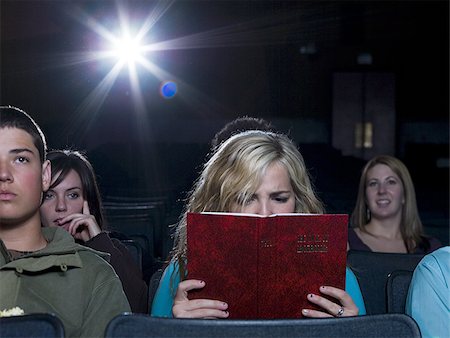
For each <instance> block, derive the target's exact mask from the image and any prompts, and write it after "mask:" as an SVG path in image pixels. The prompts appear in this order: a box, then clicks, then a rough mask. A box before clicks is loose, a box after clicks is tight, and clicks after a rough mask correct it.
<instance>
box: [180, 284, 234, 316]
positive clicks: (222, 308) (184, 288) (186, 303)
mask: <svg viewBox="0 0 450 338" xmlns="http://www.w3.org/2000/svg"><path fill="white" fill-rule="evenodd" d="M204 286H205V282H204V281H201V280H197V279H187V280H184V281H182V282H181V283H180V284H179V285H178V289H177V294H176V296H175V299H174V301H173V307H172V313H173V316H174V317H175V318H215V319H217V318H227V317H228V315H229V313H228V311H227V309H228V304H227V303H224V302H221V301H218V300H212V299H192V300H189V299H188V291H190V290H194V289H201V288H203V287H204Z"/></svg>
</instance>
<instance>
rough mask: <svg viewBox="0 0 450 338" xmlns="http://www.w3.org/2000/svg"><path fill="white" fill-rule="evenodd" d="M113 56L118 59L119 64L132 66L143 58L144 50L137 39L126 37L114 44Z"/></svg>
mask: <svg viewBox="0 0 450 338" xmlns="http://www.w3.org/2000/svg"><path fill="white" fill-rule="evenodd" d="M112 55H113V56H115V57H117V58H118V60H119V62H123V63H128V65H132V64H134V63H135V62H137V61H138V60H141V59H142V58H143V48H142V46H141V44H140V41H139V40H138V39H137V38H134V39H132V38H129V37H125V38H122V39H117V40H116V41H115V42H114V45H113V50H112Z"/></svg>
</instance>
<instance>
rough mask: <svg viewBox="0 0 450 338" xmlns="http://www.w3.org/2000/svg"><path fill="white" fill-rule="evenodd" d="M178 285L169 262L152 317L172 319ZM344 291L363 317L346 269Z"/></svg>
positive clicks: (358, 293)
mask: <svg viewBox="0 0 450 338" xmlns="http://www.w3.org/2000/svg"><path fill="white" fill-rule="evenodd" d="M174 272H175V273H174ZM179 283H180V274H179V271H178V264H176V263H173V262H171V263H170V264H169V265H168V266H167V268H166V269H165V270H164V273H163V275H162V277H161V281H160V282H159V287H158V290H157V291H156V294H155V298H154V299H153V304H152V312H151V315H152V316H154V317H172V306H173V299H174V298H175V294H176V292H177V287H178V284H179ZM345 291H347V293H348V294H349V295H350V296H351V297H352V299H353V301H354V302H355V304H356V306H357V307H358V308H359V314H360V315H365V314H366V307H365V306H364V300H363V297H362V294H361V290H360V288H359V284H358V281H357V280H356V277H355V275H354V274H353V272H352V271H351V270H350V269H349V268H347V269H346V275H345Z"/></svg>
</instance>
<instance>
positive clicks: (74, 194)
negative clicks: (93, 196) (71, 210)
mask: <svg viewBox="0 0 450 338" xmlns="http://www.w3.org/2000/svg"><path fill="white" fill-rule="evenodd" d="M67 197H68V198H69V199H71V200H76V199H77V198H79V197H80V194H79V193H78V192H70V193H68V194H67Z"/></svg>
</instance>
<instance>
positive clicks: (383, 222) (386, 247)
mask: <svg viewBox="0 0 450 338" xmlns="http://www.w3.org/2000/svg"><path fill="white" fill-rule="evenodd" d="M351 226H352V228H350V229H349V234H348V249H349V250H350V249H353V250H363V251H376V252H391V253H429V252H432V251H434V250H436V249H437V248H439V247H441V246H442V245H441V243H440V242H439V240H437V239H436V238H433V237H427V236H425V235H424V232H423V226H422V222H421V221H420V217H419V212H418V210H417V202H416V194H415V191H414V185H413V182H412V179H411V176H410V174H409V171H408V169H407V168H406V166H405V165H404V164H403V163H402V162H401V161H400V160H398V159H397V158H395V157H392V156H387V155H381V156H377V157H374V158H373V159H371V160H370V161H369V162H367V164H366V165H365V167H364V169H363V171H362V175H361V179H360V182H359V189H358V197H357V201H356V206H355V210H354V211H353V214H352V216H351Z"/></svg>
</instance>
